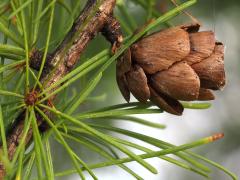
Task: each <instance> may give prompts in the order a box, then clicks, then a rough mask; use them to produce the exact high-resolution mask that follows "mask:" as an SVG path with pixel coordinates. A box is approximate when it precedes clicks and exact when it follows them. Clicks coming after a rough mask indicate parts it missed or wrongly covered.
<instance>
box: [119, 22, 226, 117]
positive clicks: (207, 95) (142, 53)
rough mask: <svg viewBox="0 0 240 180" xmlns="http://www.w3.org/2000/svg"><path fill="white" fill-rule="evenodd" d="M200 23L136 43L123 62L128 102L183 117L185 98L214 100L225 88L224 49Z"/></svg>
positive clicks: (121, 68) (121, 86)
mask: <svg viewBox="0 0 240 180" xmlns="http://www.w3.org/2000/svg"><path fill="white" fill-rule="evenodd" d="M199 28H200V25H199V24H192V25H182V26H177V27H173V28H169V29H166V30H162V31H160V32H157V33H154V34H151V35H149V36H147V37H144V38H143V39H141V40H139V41H138V42H136V43H135V44H133V45H132V46H131V47H130V48H129V49H128V50H127V51H126V52H125V53H124V55H123V56H122V57H121V58H120V59H119V60H118V62H117V72H116V73H117V83H118V86H119V89H120V91H121V93H122V95H123V97H124V98H125V99H126V101H127V102H129V101H130V93H132V94H133V95H134V96H135V98H136V99H138V101H140V102H142V103H146V102H147V101H148V100H150V101H152V102H153V103H154V104H155V105H157V106H158V107H160V108H162V109H163V110H165V111H167V112H169V113H171V114H175V115H181V114H182V112H183V110H184V108H183V106H182V104H181V103H180V102H179V100H182V101H194V100H203V101H207V100H213V99H214V95H213V93H212V91H211V90H219V89H221V88H222V87H223V86H224V85H225V72H224V61H223V60H224V46H223V44H222V43H221V42H218V41H216V40H215V35H214V32H212V31H202V32H198V31H199Z"/></svg>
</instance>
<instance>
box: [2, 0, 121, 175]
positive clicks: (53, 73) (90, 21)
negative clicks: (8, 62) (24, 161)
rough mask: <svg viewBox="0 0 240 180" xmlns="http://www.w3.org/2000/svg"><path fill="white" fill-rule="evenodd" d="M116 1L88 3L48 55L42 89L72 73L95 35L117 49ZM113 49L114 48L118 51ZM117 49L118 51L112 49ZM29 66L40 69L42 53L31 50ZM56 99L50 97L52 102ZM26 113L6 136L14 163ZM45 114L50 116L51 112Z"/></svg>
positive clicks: (104, 0)
mask: <svg viewBox="0 0 240 180" xmlns="http://www.w3.org/2000/svg"><path fill="white" fill-rule="evenodd" d="M115 1H116V0H101V1H100V3H99V1H96V0H89V1H88V2H87V4H86V6H85V8H84V9H83V11H82V12H81V13H80V15H79V17H78V18H77V19H76V21H75V23H74V24H73V26H72V28H71V30H70V31H69V33H68V34H67V35H66V37H65V39H64V40H63V42H62V43H61V44H60V46H59V47H58V48H57V49H56V50H55V52H53V53H52V54H51V55H48V56H47V60H46V63H45V66H44V71H43V73H42V76H41V79H40V81H41V83H42V84H43V88H47V87H49V86H51V85H52V84H53V83H55V82H57V81H59V80H60V79H61V78H62V77H64V76H65V75H66V74H67V73H69V72H70V71H71V69H72V68H73V67H74V65H75V64H76V63H77V61H78V60H79V57H80V56H81V54H82V52H83V51H84V49H85V48H86V46H87V45H88V43H89V42H90V41H91V40H92V39H93V38H94V37H95V36H96V34H97V33H98V32H101V31H102V32H103V35H104V36H105V37H106V39H107V40H109V41H110V42H111V43H112V44H113V46H115V47H118V46H119V45H120V43H121V41H122V35H121V31H120V30H119V29H120V25H119V24H118V22H117V21H116V20H115V19H114V18H113V16H112V14H113V8H114V7H115V3H116V2H115ZM115 47H113V48H115ZM113 50H115V49H113ZM32 52H33V54H32V55H31V62H30V65H31V67H33V68H34V69H39V67H40V65H41V59H42V57H43V56H42V53H41V52H38V51H32ZM53 99H54V97H51V100H53ZM24 114H25V113H24V112H23V113H21V115H20V116H19V117H18V118H17V124H16V126H15V128H13V130H12V132H10V134H9V135H8V137H7V143H8V154H9V159H10V160H12V158H13V156H14V154H15V151H16V148H17V147H18V144H19V141H20V139H21V136H22V133H23V127H24V119H25V116H24ZM45 114H46V115H48V116H50V113H49V112H48V111H45ZM37 119H38V125H39V126H41V125H43V119H42V118H41V117H40V116H38V117H37ZM31 139H32V130H31V129H30V130H29V132H28V134H27V138H26V141H25V144H26V145H28V144H30V142H31ZM4 174H5V170H4V166H3V165H2V164H0V180H1V179H3V178H4Z"/></svg>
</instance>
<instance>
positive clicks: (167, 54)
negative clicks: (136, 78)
mask: <svg viewBox="0 0 240 180" xmlns="http://www.w3.org/2000/svg"><path fill="white" fill-rule="evenodd" d="M131 52H132V58H133V60H134V61H136V62H137V63H138V64H139V65H140V66H141V67H142V68H143V69H144V71H145V72H146V73H147V74H154V73H156V72H158V71H161V70H165V69H168V68H169V67H170V66H171V65H172V64H173V63H175V62H177V61H180V60H182V59H183V58H184V57H186V56H187V55H188V54H189V52H190V42H189V36H188V33H187V32H186V31H185V30H183V29H181V28H179V27H175V28H170V29H167V30H163V31H160V32H158V33H155V34H152V35H150V36H148V37H147V38H143V39H142V40H140V41H139V42H137V43H136V44H134V45H133V46H132V47H131Z"/></svg>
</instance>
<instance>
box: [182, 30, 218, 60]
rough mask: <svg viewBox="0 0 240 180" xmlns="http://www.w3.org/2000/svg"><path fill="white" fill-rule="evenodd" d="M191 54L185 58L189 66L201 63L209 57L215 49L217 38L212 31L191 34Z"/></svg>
mask: <svg viewBox="0 0 240 180" xmlns="http://www.w3.org/2000/svg"><path fill="white" fill-rule="evenodd" d="M190 43H191V52H190V54H189V55H188V56H187V57H186V58H184V60H185V61H187V63H188V64H189V65H192V64H195V63H198V62H201V61H202V60H203V59H205V58H207V57H209V56H210V55H211V54H212V52H213V50H214V47H215V37H214V33H213V32H212V31H204V32H197V33H190Z"/></svg>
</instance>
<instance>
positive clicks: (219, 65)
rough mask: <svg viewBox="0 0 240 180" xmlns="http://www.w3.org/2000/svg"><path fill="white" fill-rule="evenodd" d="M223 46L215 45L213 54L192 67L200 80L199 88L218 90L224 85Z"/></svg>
mask: <svg viewBox="0 0 240 180" xmlns="http://www.w3.org/2000/svg"><path fill="white" fill-rule="evenodd" d="M223 58H224V46H223V45H222V44H221V43H217V44H216V46H215V50H214V52H213V54H212V55H211V56H210V57H209V58H207V59H204V60H203V61H201V62H200V63H197V64H194V65H192V68H193V69H194V70H195V71H196V73H197V74H198V76H199V77H200V80H201V87H202V88H206V89H213V90H218V89H220V88H222V87H223V86H224V85H225V71H224V61H223Z"/></svg>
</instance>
